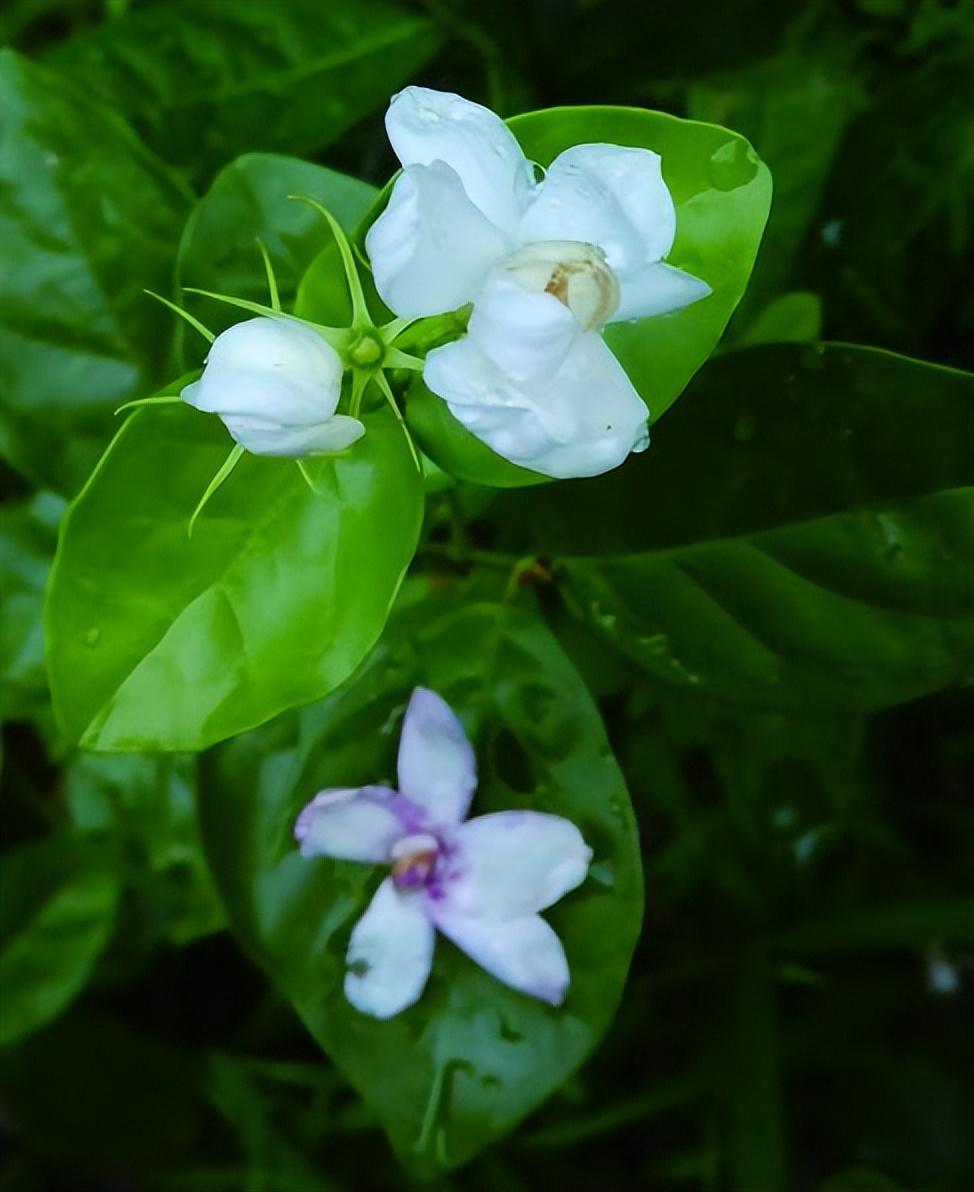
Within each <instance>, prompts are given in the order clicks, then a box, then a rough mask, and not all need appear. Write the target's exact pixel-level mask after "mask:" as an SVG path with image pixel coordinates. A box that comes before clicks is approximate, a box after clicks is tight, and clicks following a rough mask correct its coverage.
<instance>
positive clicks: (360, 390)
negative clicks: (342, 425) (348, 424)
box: [348, 369, 370, 418]
mask: <svg viewBox="0 0 974 1192" xmlns="http://www.w3.org/2000/svg"><path fill="white" fill-rule="evenodd" d="M369 380H370V378H369V374H368V373H366V372H362V371H361V370H360V369H354V370H353V372H352V395H351V397H350V398H349V402H348V412H349V414H350V415H351V417H352V418H357V417H358V416H359V412H360V411H361V409H362V397H363V396H364V394H365V391H366V389H368V387H369Z"/></svg>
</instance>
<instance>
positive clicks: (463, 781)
mask: <svg viewBox="0 0 974 1192" xmlns="http://www.w3.org/2000/svg"><path fill="white" fill-rule="evenodd" d="M398 769H399V791H398V792H396V791H392V790H389V789H388V788H386V787H382V786H364V787H361V788H358V789H354V790H325V791H322V792H321V793H320V794H318V795H316V796H315V798H314V799H312V801H311V802H310V803H309V804H308V805H307V806H306V807H305V808H304V810H303V811H302V812H301V814H300V815H299V816H298V820H297V824H296V825H295V836H296V838H297V839H298V841H299V842H300V845H301V852H302V854H303V855H304V856H306V857H316V856H326V857H333V858H336V859H340V860H349V861H365V862H373V863H375V864H385V865H388V866H389V867H390V870H391V872H390V874H389V876H388V877H387V878H386V879H385V880H384V881H383V882H382V884H381V885H380V886H379V888H378V890H377V891H376V893H375V896H374V897H373V899H372V902H371V903H370V905H369V907H368V909H367V910H366V912H365V914H364V915H363V916H362V918H361V919H360V920H359V922H358V923H357V924H356V926H355V928H354V930H353V931H352V937H351V940H350V942H349V946H348V955H347V958H346V959H347V971H346V975H345V994H346V996H347V998H348V1000H349V1001H350V1002H351V1003H352V1004H353V1005H354V1006H355V1007H356V1008H357V1009H359V1010H361V1011H363V1012H364V1013H366V1014H371V1015H373V1016H374V1017H376V1018H391V1017H392V1016H393V1015H394V1014H398V1013H399V1012H400V1011H401V1010H405V1009H406V1007H407V1006H411V1005H412V1004H413V1003H414V1002H415V1001H417V999H418V998H419V997H420V995H421V994H422V992H423V990H424V988H425V987H426V982H427V979H428V977H429V974H430V968H431V966H432V962H433V945H434V940H435V932H436V930H437V929H438V930H439V931H441V932H442V933H443V934H444V935H445V936H447V937H448V938H449V939H451V940H452V941H453V942H454V943H455V944H456V945H457V946H458V947H459V948H461V949H462V950H463V951H464V952H466V953H467V955H468V956H470V957H471V958H472V959H473V960H475V961H476V962H477V963H478V964H480V965H482V966H483V968H485V969H486V970H487V971H488V972H490V973H491V974H493V976H495V977H496V978H497V979H498V980H500V981H503V982H504V983H505V984H507V985H510V986H511V987H512V988H514V989H518V990H520V991H522V992H523V993H527V994H530V995H532V996H533V997H536V998H540V999H542V1000H543V1001H546V1002H549V1003H550V1004H551V1005H560V1004H561V1002H562V1001H563V1000H564V997H565V993H566V992H567V989H568V982H569V973H568V963H567V961H566V959H565V952H564V949H563V948H562V945H561V941H560V940H559V939H558V936H557V935H556V934H555V932H554V931H553V930H552V928H551V927H550V926H549V925H548V923H546V922H545V920H544V919H542V917H541V915H540V914H539V913H538V912H539V911H543V910H544V909H545V908H546V907H549V906H551V905H552V904H553V903H555V902H557V901H558V899H560V898H561V897H562V896H563V895H564V894H566V893H567V892H568V891H569V890H573V889H574V888H575V887H576V886H578V885H580V884H581V882H583V881H584V880H585V875H586V873H587V872H588V865H589V861H590V860H591V857H592V851H591V849H590V848H589V847H588V846H587V845H586V843H585V841H584V840H583V839H582V836H581V833H580V832H579V830H578V829H577V828H576V827H575V825H574V824H572V823H571V822H570V821H568V820H567V819H563V818H562V817H561V816H557V815H548V814H545V813H542V812H535V811H502V812H496V813H494V814H492V815H482V816H479V817H477V818H476V819H471V820H466V819H465V817H466V814H467V811H468V809H469V807H470V801H471V799H472V797H473V792H474V788H475V787H476V785H477V774H476V762H475V759H474V753H473V749H472V748H471V746H470V742H469V741H468V740H467V738H466V736H465V734H464V731H463V727H462V725H461V724H460V722H459V720H458V719H457V717H456V716H455V715H454V713H453V712H452V711H451V710H450V708H449V706H448V705H447V704H446V703H445V702H444V701H443V700H442V699H441V698H440V697H439V696H438V695H436V694H435V692H432V691H428V690H426V689H425V688H423V687H417V688H416V689H415V691H414V692H413V694H412V698H411V699H410V701H409V706H408V707H407V709H406V716H405V719H404V721H403V727H402V737H401V739H400V743H399V764H398Z"/></svg>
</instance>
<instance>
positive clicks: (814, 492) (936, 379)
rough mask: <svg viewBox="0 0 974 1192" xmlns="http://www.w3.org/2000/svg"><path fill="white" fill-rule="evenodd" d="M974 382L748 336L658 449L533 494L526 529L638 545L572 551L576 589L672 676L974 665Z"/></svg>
mask: <svg viewBox="0 0 974 1192" xmlns="http://www.w3.org/2000/svg"><path fill="white" fill-rule="evenodd" d="M972 393H974V381H972V378H971V377H969V376H967V375H966V374H963V373H956V372H952V371H950V370H946V369H938V368H935V367H933V366H929V365H922V364H920V363H918V362H914V361H909V360H905V359H903V358H900V357H895V356H891V355H888V354H886V353H881V352H874V351H869V350H867V349H861V348H843V347H840V346H836V347H832V348H811V347H810V348H799V347H790V346H786V347H778V348H755V349H751V350H749V351H745V352H739V353H734V354H732V355H729V356H726V357H722V358H721V359H720V360H717V361H714V362H712V363H711V364H710V365H709V366H708V368H707V369H706V370H705V371H704V373H703V374H701V377H700V379H699V381H698V382H697V383H696V384H695V385H694V387H693V389H692V390H691V392H690V393H689V394H688V395H687V398H686V400H685V401H684V402H682V403H681V404H680V407H679V408H678V409H677V410H676V411H674V412H673V413H672V414H671V415H670V416H669V417H668V418H667V419H666V421H665V423H664V424H663V425H662V427H661V428H660V430H659V432H658V435H657V441H656V445H655V447H654V448H652V449H651V450H650V451H649V452H648V453H647V455H646V457H644V458H641V459H638V460H634V461H630V463H629V464H627V466H626V467H625V468H623V469H620V471H619V472H618V473H616V474H614V475H612V476H608V477H603V478H600V479H599V480H597V481H594V482H584V487H583V484H582V483H579V482H573V483H570V484H563V485H560V486H559V487H558V490H557V499H555V495H554V494H552V493H549V492H548V491H546V490H538V491H536V492H534V493H531V494H521V496H520V504H519V509H518V512H517V518H516V520H515V521H509V525H510V526H511V527H512V529H513V528H514V527H516V528H517V529H516V534H515V535H514V544H515V545H516V546H517V547H518V548H519V549H525V548H527V549H530V548H533V549H535V550H537V551H540V552H542V553H547V554H549V555H555V556H558V555H565V556H577V555H599V556H603V555H604V554H608V553H613V552H615V553H617V554H618V555H619V556H621V557H616V558H602V557H600V558H594V557H589V558H575V557H564V558H563V560H562V563H561V565H560V578H561V582H562V589H563V591H564V593H565V595H566V598H567V599H568V601H569V603H570V605H571V607H572V608H573V609H574V610H575V611H576V612H577V613H578V615H579V616H581V617H582V618H583V619H584V620H585V621H586V622H587V623H589V624H590V625H591V626H592V628H594V629H595V630H597V631H598V632H600V633H601V634H602V635H603V636H604V637H606V638H608V639H609V640H611V641H612V642H614V643H615V644H616V645H617V646H618V647H619V648H620V649H622V650H623V651H624V652H625V653H627V654H628V655H629V656H630V657H632V658H634V659H635V660H636V661H638V662H639V663H640V664H641V665H643V666H645V667H646V668H647V669H648V670H649V671H650V672H651V673H652V674H653V675H655V676H656V677H657V678H660V679H662V680H664V681H666V682H669V683H674V684H676V685H678V686H683V687H689V688H694V689H696V690H698V691H700V692H703V693H709V694H715V695H719V696H721V697H722V698H724V699H734V700H739V699H747V700H753V701H755V702H757V703H764V704H770V705H772V706H774V705H778V704H781V703H794V702H796V701H797V702H798V703H802V702H804V701H807V700H809V699H820V698H838V699H840V700H842V701H844V702H849V701H852V702H857V703H859V704H862V705H863V706H867V707H876V706H882V705H884V704H889V703H895V702H897V701H900V700H904V699H909V698H912V697H914V696H917V695H921V694H924V693H925V692H928V691H934V690H937V689H938V688H939V687H942V686H946V685H948V684H951V683H955V682H958V681H962V680H964V679H965V678H967V677H969V676H970V674H971V671H972V667H974V640H972V628H974V627H972V608H974V605H972V580H971V574H970V569H969V565H968V560H969V558H970V552H971V549H972V545H974V543H972V540H971V532H972V530H971V526H972V523H971V517H970V511H971V502H972V497H971V491H970V490H965V489H964V488H962V487H961V486H963V485H965V484H971V483H972V481H974V459H972V458H971V457H972V454H974V452H972V445H971V440H970V436H969V435H968V434H967V427H968V425H969V419H970V411H971V408H972V405H971V399H972ZM921 395H922V396H921ZM920 411H922V413H920ZM915 412H916V414H915V416H913V415H914V413H915ZM938 490H943V491H938ZM529 501H530V504H529ZM502 509H503V507H502V506H501V505H500V504H498V505H496V506H495V510H497V512H498V514H500V515H501V516H505V517H506V515H504V514H503V512H502ZM643 511H644V512H643ZM526 513H531V514H533V517H531V516H528V517H527V518H526V517H525V515H526ZM509 532H510V531H509Z"/></svg>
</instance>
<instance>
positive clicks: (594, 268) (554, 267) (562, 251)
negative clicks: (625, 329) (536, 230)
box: [504, 240, 619, 331]
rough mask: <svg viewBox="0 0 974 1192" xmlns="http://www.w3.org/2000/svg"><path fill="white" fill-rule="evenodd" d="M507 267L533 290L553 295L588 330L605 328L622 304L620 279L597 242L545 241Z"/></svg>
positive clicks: (524, 250) (528, 247)
mask: <svg viewBox="0 0 974 1192" xmlns="http://www.w3.org/2000/svg"><path fill="white" fill-rule="evenodd" d="M504 267H505V269H507V270H508V272H510V273H512V274H513V275H514V277H515V278H516V279H517V281H518V282H520V284H521V285H522V286H523V287H524V288H525V289H526V290H530V291H532V292H533V293H537V294H541V293H545V294H551V295H553V296H554V297H555V298H557V299H558V301H559V302H560V303H562V305H564V306H567V307H568V309H569V310H570V311H571V312H572V314H573V315H574V316H575V318H576V319H577V320H578V322H579V323H580V324H581V325H582V327H584V328H585V329H586V330H587V331H590V330H597V329H599V328H601V327H602V326H603V325H604V324H605V323H607V322H608V320H609V319H610V318H611V317H612V315H613V314H614V313H615V311H616V310H617V309H618V306H619V282H618V281H617V280H616V275H615V274H614V273H613V271H612V270H611V269H610V268H609V265H608V264H607V263H606V259H605V253H604V252H603V251H602V250H601V249H600V248H596V246H595V245H594V244H582V243H580V242H579V241H576V240H545V241H540V242H538V243H535V244H527V245H525V246H524V248H521V249H519V250H518V251H517V252H516V253H514V255H513V256H511V257H508V259H507V261H506V262H505V264H504Z"/></svg>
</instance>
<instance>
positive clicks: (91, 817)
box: [64, 753, 224, 945]
mask: <svg viewBox="0 0 974 1192" xmlns="http://www.w3.org/2000/svg"><path fill="white" fill-rule="evenodd" d="M196 794H197V790H196V760H195V758H191V757H181V756H178V755H177V756H164V757H144V756H139V755H138V754H128V755H121V754H113V755H109V754H102V755H99V754H91V753H78V754H76V755H75V756H74V757H73V758H71V759H70V761H69V762H68V763H67V765H66V766H65V771H64V798H65V803H66V806H67V809H68V813H69V815H70V817H71V823H72V825H73V826H74V828H75V830H76V831H77V832H78V833H80V834H84V835H85V836H86V837H88V838H89V839H92V840H110V841H113V842H114V843H115V845H116V846H117V847H121V848H123V849H124V850H125V853H126V855H127V856H128V857H129V858H130V859H131V860H132V861H133V862H134V864H133V865H132V869H131V877H130V885H131V887H132V888H131V890H130V891H129V892H128V893H129V906H128V914H129V916H130V917H131V915H132V903H133V902H135V901H136V899H137V900H138V901H139V902H140V903H141V904H142V905H143V906H144V907H145V909H146V914H147V917H149V918H150V919H151V922H152V926H153V927H157V928H158V930H159V932H160V934H161V935H163V936H164V937H165V938H167V939H168V940H171V941H172V942H173V943H174V944H176V945H182V944H186V943H189V942H191V941H193V940H196V939H199V938H201V937H202V936H206V935H210V934H212V933H213V932H215V931H218V930H220V928H222V927H223V926H224V914H223V908H222V906H221V904H220V901H219V898H218V896H217V893H216V890H215V889H214V887H213V881H212V878H211V877H210V873H209V870H208V869H207V866H206V861H205V859H204V857H203V849H202V843H201V841H200V835H199V826H198V824H197V818H196Z"/></svg>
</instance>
